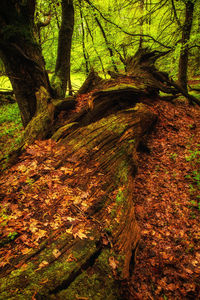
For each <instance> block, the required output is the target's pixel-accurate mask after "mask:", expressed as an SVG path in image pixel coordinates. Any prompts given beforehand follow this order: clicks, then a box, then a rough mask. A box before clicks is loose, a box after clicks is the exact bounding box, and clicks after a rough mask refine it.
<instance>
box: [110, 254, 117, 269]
mask: <svg viewBox="0 0 200 300" xmlns="http://www.w3.org/2000/svg"><path fill="white" fill-rule="evenodd" d="M108 260H109V265H110V266H111V268H112V269H113V270H115V269H116V268H117V263H118V262H117V261H116V260H115V259H114V257H113V256H111V257H109V259H108Z"/></svg>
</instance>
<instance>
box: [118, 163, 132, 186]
mask: <svg viewBox="0 0 200 300" xmlns="http://www.w3.org/2000/svg"><path fill="white" fill-rule="evenodd" d="M129 168H130V167H129V163H128V161H126V160H122V161H121V163H119V165H118V169H117V174H116V177H117V178H116V179H117V181H116V182H117V183H119V182H120V183H122V184H127V182H128V174H129Z"/></svg>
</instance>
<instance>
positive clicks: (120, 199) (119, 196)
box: [116, 189, 126, 204]
mask: <svg viewBox="0 0 200 300" xmlns="http://www.w3.org/2000/svg"><path fill="white" fill-rule="evenodd" d="M125 201H126V198H125V197H124V192H123V191H122V190H121V189H119V191H118V193H117V196H116V202H117V204H121V203H123V202H125Z"/></svg>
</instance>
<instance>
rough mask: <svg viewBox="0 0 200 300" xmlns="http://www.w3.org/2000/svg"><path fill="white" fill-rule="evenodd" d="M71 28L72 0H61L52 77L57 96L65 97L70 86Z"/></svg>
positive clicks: (72, 26) (72, 22)
mask: <svg viewBox="0 0 200 300" xmlns="http://www.w3.org/2000/svg"><path fill="white" fill-rule="evenodd" d="M73 29H74V6H73V0H68V1H65V0H62V23H61V27H60V31H59V39H58V51H57V60H56V67H55V76H53V79H52V85H53V87H54V88H55V92H56V95H57V96H59V97H65V93H66V90H67V87H69V88H71V87H70V86H71V83H70V57H71V44H72V35H73ZM69 93H71V91H69Z"/></svg>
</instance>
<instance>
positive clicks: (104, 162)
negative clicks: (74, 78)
mask: <svg viewBox="0 0 200 300" xmlns="http://www.w3.org/2000/svg"><path fill="white" fill-rule="evenodd" d="M155 121H156V115H155V114H154V113H153V112H151V110H149V109H148V107H147V106H146V105H144V104H142V103H140V104H136V106H135V107H132V108H127V109H124V110H121V111H119V112H117V113H115V114H110V115H109V116H107V117H104V118H101V119H100V120H99V121H96V122H93V123H91V124H89V125H87V126H84V127H79V128H74V129H73V130H71V132H68V134H67V135H64V138H60V139H59V145H60V146H62V147H65V152H63V155H62V161H60V162H58V163H59V164H60V165H59V166H60V167H61V166H63V167H65V166H67V163H68V164H69V163H70V162H71V163H72V164H73V162H74V161H77V162H79V164H78V165H77V166H76V168H75V169H74V172H73V173H72V174H71V176H70V180H71V185H72V186H76V189H77V190H79V191H80V197H81V191H83V193H84V189H85V188H86V189H87V187H89V186H94V188H91V189H88V190H89V194H88V195H87V197H83V198H82V201H81V202H80V203H79V205H78V206H76V205H75V203H74V201H73V196H72V199H71V201H69V206H68V207H66V212H67V211H70V212H71V213H72V212H73V218H74V219H75V220H76V222H75V224H76V225H75V226H76V228H77V230H78V229H80V228H84V229H85V235H86V236H84V237H83V238H82V239H80V237H79V236H74V235H73V234H71V233H68V232H64V231H63V232H62V230H61V232H57V233H56V234H55V235H52V238H51V239H49V240H48V241H47V243H46V244H45V245H44V247H41V248H40V250H39V251H37V250H36V252H35V253H33V254H32V255H31V256H30V257H29V259H28V260H26V263H25V264H22V265H21V266H20V261H24V259H25V258H26V255H25V256H24V255H20V254H19V257H15V258H14V260H13V263H12V265H10V266H9V267H7V268H6V269H5V271H4V272H2V273H1V274H2V275H3V274H4V277H2V278H1V280H0V281H1V287H0V298H2V299H18V298H19V299H26V300H29V299H33V297H34V298H35V299H66V300H71V299H76V297H85V298H89V299H95V297H97V299H102V300H103V299H111V300H117V299H123V296H122V295H121V293H120V286H121V285H120V282H121V281H124V280H126V279H128V278H129V276H130V274H131V273H132V272H133V267H134V261H135V252H136V248H137V246H138V241H139V237H140V233H139V228H138V225H137V222H136V219H135V214H134V199H132V190H133V180H134V175H135V173H136V170H137V149H138V145H139V143H140V141H141V140H142V139H143V137H144V136H146V135H148V132H149V131H150V130H151V128H152V126H153V124H154V122H155ZM88 170H89V173H88ZM80 176H82V181H81V185H80V186H79V181H78V180H77V179H78V178H79V177H80ZM66 182H67V181H66ZM36 184H37V181H36ZM69 227H70V225H69V224H68V227H67V228H69ZM55 248H56V249H57V250H58V251H59V256H58V257H55V256H54V255H53V251H54V249H55ZM13 249H14V243H13ZM15 261H16V262H17V266H16V267H15V263H14V262H15ZM77 295H78V296H77Z"/></svg>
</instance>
